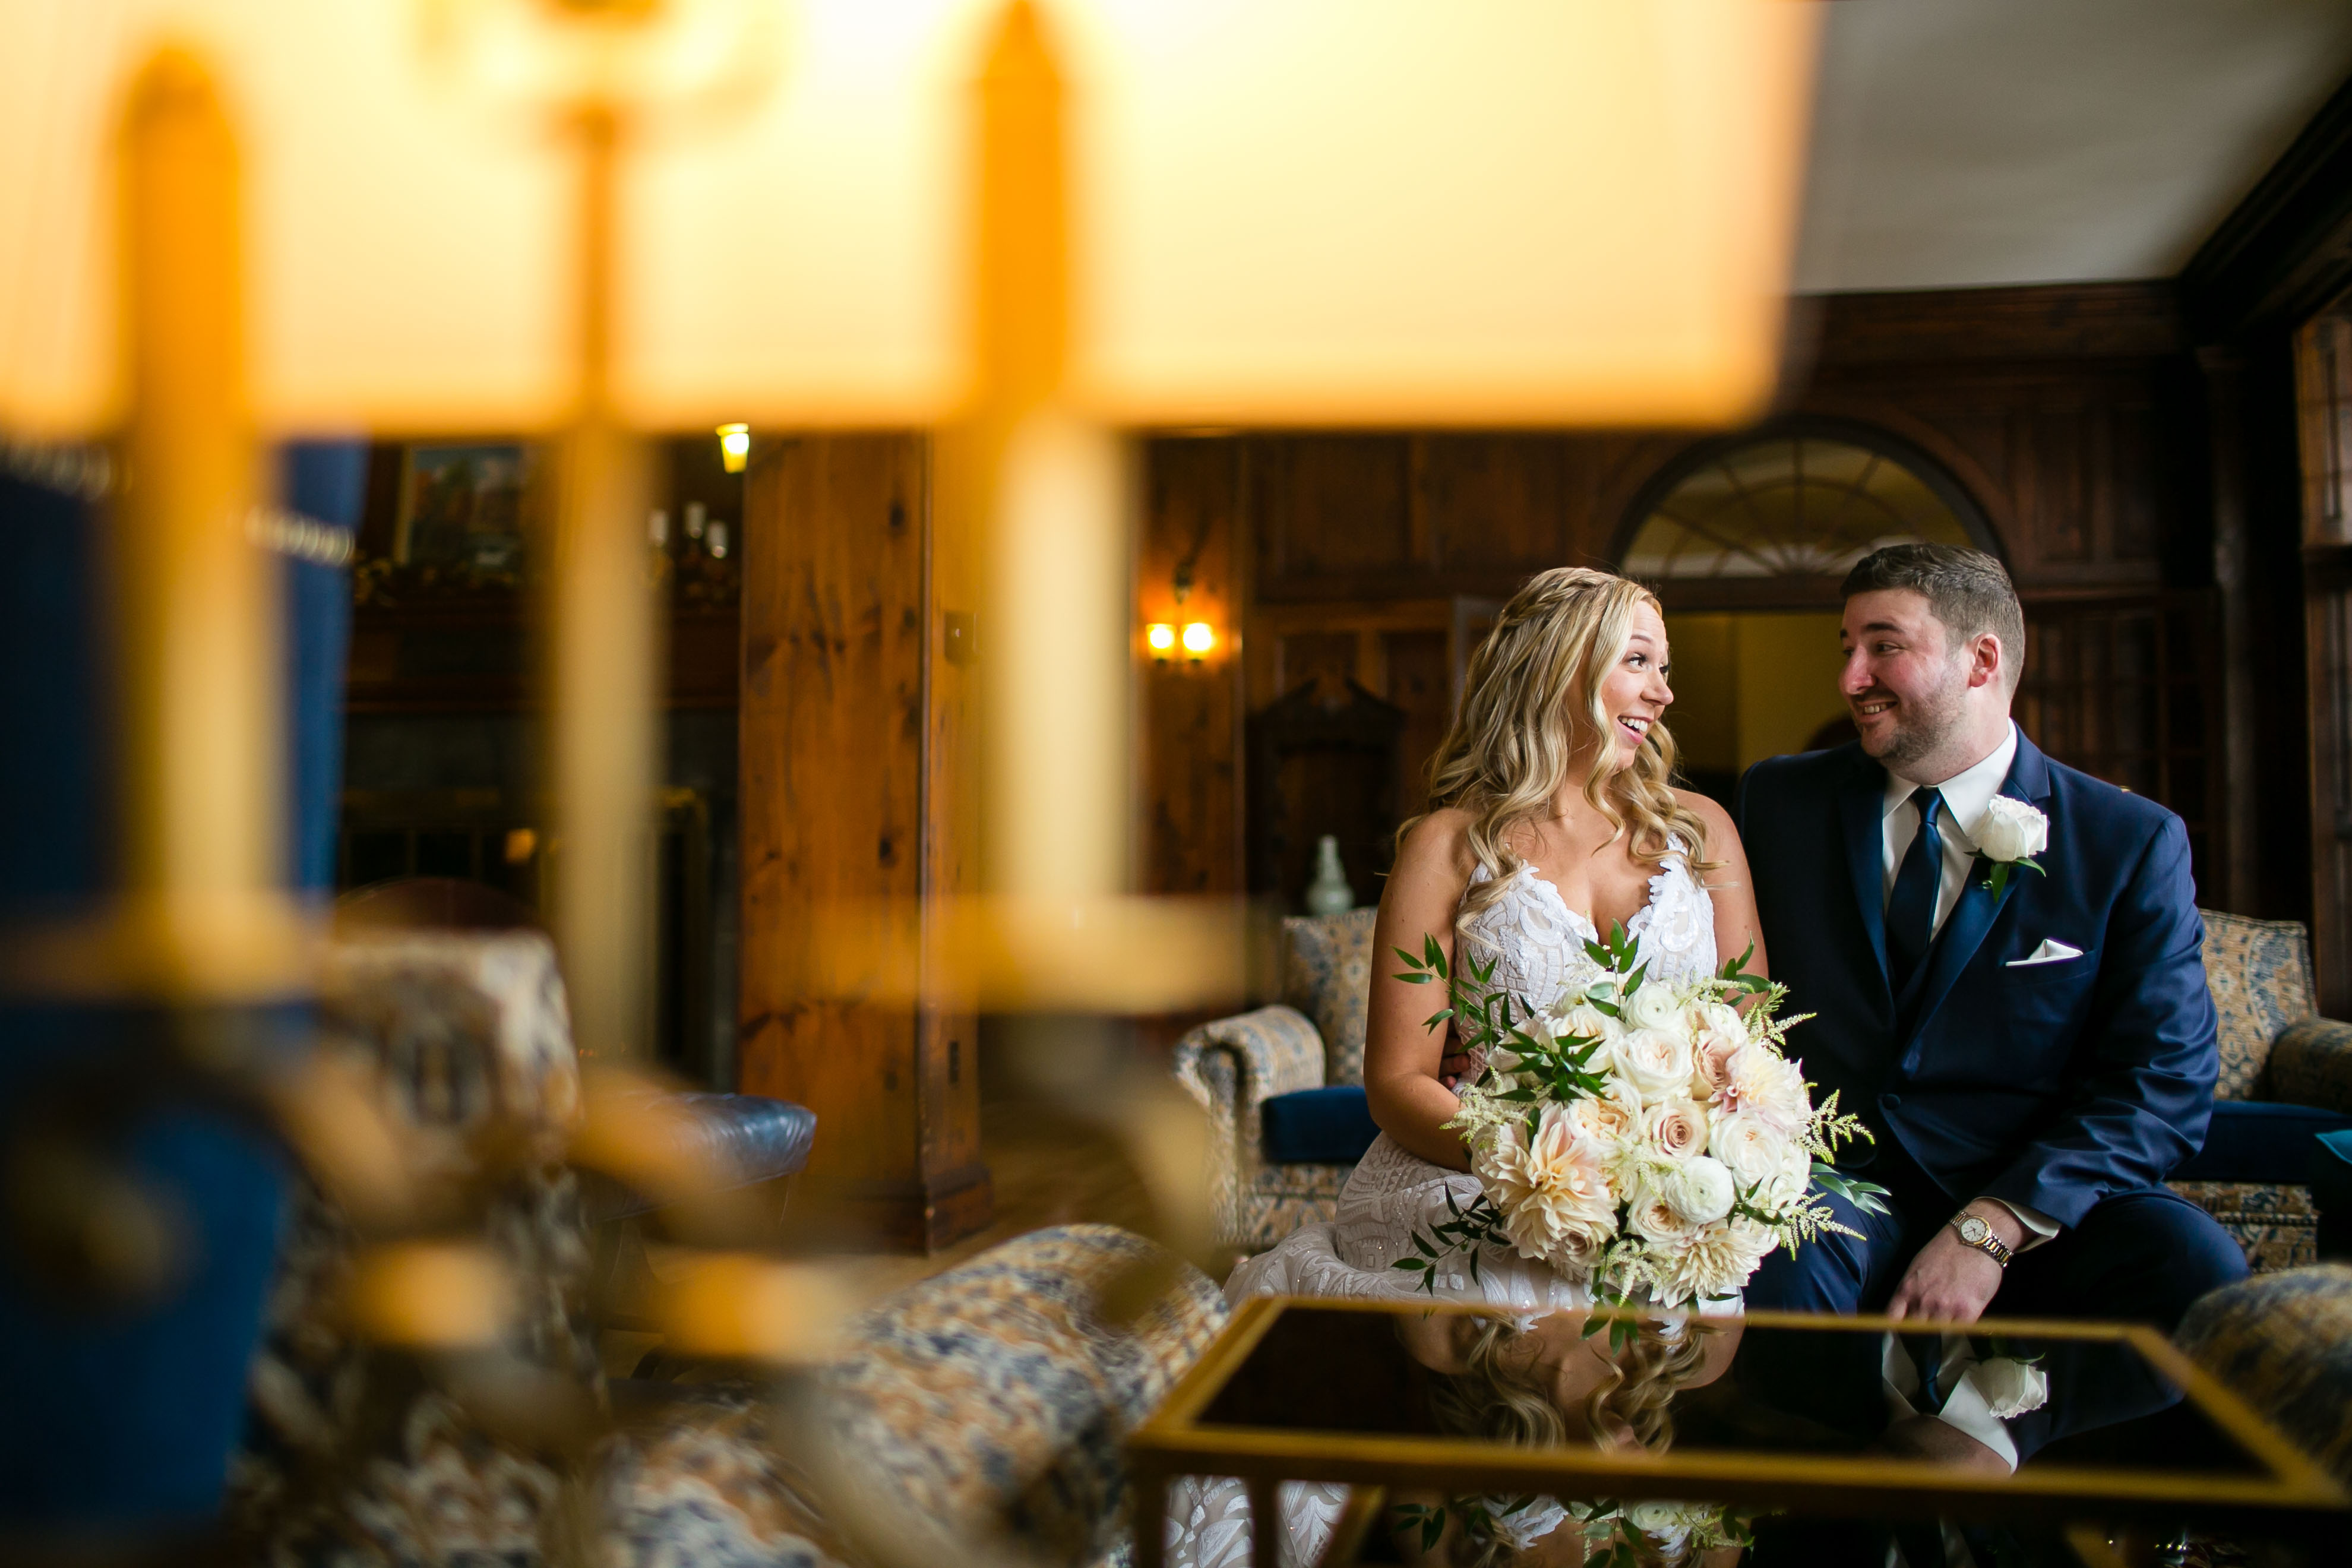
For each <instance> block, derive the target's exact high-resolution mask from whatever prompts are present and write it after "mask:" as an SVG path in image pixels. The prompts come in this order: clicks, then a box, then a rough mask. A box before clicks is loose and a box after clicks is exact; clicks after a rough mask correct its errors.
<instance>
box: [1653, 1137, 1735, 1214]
mask: <svg viewBox="0 0 2352 1568" xmlns="http://www.w3.org/2000/svg"><path fill="white" fill-rule="evenodd" d="M1658 1186H1659V1188H1660V1191H1661V1193H1662V1194H1663V1195H1664V1198H1665V1200H1666V1201H1667V1202H1668V1203H1670V1204H1672V1205H1675V1211H1676V1212H1677V1213H1679V1214H1680V1215H1682V1216H1683V1217H1684V1218H1685V1219H1686V1220H1689V1221H1690V1222H1692V1223H1693V1224H1694V1225H1713V1224H1714V1223H1715V1222H1716V1221H1717V1220H1719V1219H1721V1218H1722V1217H1723V1216H1724V1215H1727V1214H1729V1213H1730V1212H1731V1199H1732V1191H1731V1173H1730V1172H1729V1171H1727V1170H1725V1169H1724V1168H1723V1164H1722V1163H1721V1162H1720V1161H1717V1160H1715V1159H1712V1158H1710V1157H1709V1156H1707V1155H1705V1154H1694V1155H1693V1156H1691V1157H1690V1158H1689V1159H1687V1160H1685V1161H1684V1162H1682V1163H1680V1164H1679V1165H1676V1166H1675V1168H1674V1169H1673V1170H1671V1171H1668V1172H1667V1173H1665V1174H1664V1176H1662V1177H1660V1178H1659V1181H1658Z"/></svg>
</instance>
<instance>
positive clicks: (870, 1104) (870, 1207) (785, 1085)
mask: <svg viewBox="0 0 2352 1568" xmlns="http://www.w3.org/2000/svg"><path fill="white" fill-rule="evenodd" d="M929 500H930V492H929V443H928V442H927V441H926V440H925V439H924V438H922V437H916V436H869V437H822V438H813V439H806V440H799V441H792V442H787V443H785V444H783V445H782V447H780V448H778V449H775V450H773V451H772V452H770V453H768V454H767V455H766V456H765V457H764V458H762V460H761V462H760V463H759V464H758V465H757V466H756V467H755V468H754V469H753V471H752V474H751V482H750V485H749V488H748V492H747V508H746V511H747V516H748V517H749V518H750V519H751V527H750V528H747V529H746V530H745V533H746V535H747V544H748V546H749V549H748V551H747V553H746V556H745V560H744V580H743V700H742V709H741V719H740V723H741V737H742V742H741V756H742V832H743V924H742V939H741V940H742V961H741V963H742V1007H741V1012H740V1039H741V1045H740V1064H741V1066H740V1085H741V1088H742V1089H743V1090H744V1091H745V1092H747V1093H751V1094H767V1095H774V1096H777V1097H779V1098H781V1099H784V1100H795V1101H797V1102H799V1103H800V1104H803V1105H805V1106H808V1107H809V1108H810V1109H812V1110H814V1111H815V1112H816V1114H817V1133H816V1142H815V1145H814V1150H813V1152H812V1153H811V1155H810V1158H809V1166H808V1179H809V1180H810V1181H811V1182H812V1183H814V1184H816V1185H817V1186H818V1187H819V1188H820V1189H821V1191H822V1194H823V1196H824V1200H825V1205H826V1206H828V1207H829V1208H830V1209H831V1210H832V1211H833V1213H835V1215H842V1216H846V1217H849V1218H851V1219H853V1220H856V1221H862V1222H864V1223H865V1224H866V1226H870V1227H871V1228H872V1229H873V1230H874V1231H876V1232H878V1233H879V1234H880V1235H882V1236H883V1237H887V1238H889V1239H891V1240H893V1241H895V1242H897V1243H898V1244H900V1245H905V1246H910V1247H927V1248H928V1247H940V1246H944V1245H945V1244H947V1243H948V1242H950V1241H953V1240H955V1239H956V1238H958V1237H962V1236H966V1235H969V1234H971V1232H972V1231H974V1230H977V1229H979V1228H980V1227H981V1226H984V1225H985V1224H986V1223H987V1222H988V1217H989V1212H990V1187H989V1178H988V1171H987V1167H986V1166H985V1165H983V1164H982V1162H981V1151H980V1091H979V1070H978V1060H977V1058H978V1052H977V1049H976V1042H975V1036H974V1028H975V1024H976V1021H975V1020H974V1019H973V1018H972V1017H971V1016H970V1015H968V1014H951V1013H943V1012H940V1011H939V1010H936V1009H933V1008H928V1007H919V1006H915V1005H908V1004H903V1003H883V1002H866V1001H857V1000H844V999H839V998H831V997H816V996H812V995H809V994H806V993H805V991H804V989H803V984H804V983H803V978H802V977H803V974H804V973H805V961H806V957H807V955H808V954H809V953H810V952H812V951H813V950H814V947H815V945H816V942H817V940H818V937H819V923H820V922H821V921H827V920H828V919H834V918H838V916H837V913H836V906H837V905H838V904H839V903H841V902H844V901H846V902H848V903H850V904H852V905H860V906H864V907H867V908H874V907H878V906H887V907H889V908H891V909H893V910H897V911H898V912H900V913H903V914H906V915H908V916H912V915H913V914H914V912H915V911H916V910H919V909H920V908H928V907H929V904H930V901H931V900H934V899H937V898H940V897H943V896H954V895H957V894H961V893H968V892H970V891H971V890H972V868H973V866H972V857H973V854H974V850H975V847H976V827H977V818H976V815H975V812H976V808H975V806H974V805H973V802H974V799H975V786H976V783H977V781H976V777H975V774H976V768H975V764H974V758H973V735H972V721H971V713H972V698H973V693H972V691H971V681H972V680H973V679H974V677H973V674H972V672H971V669H970V668H969V660H968V659H966V658H962V657H961V652H960V650H952V649H950V647H949V639H948V635H947V626H948V618H949V616H950V615H951V614H955V613H958V612H968V611H969V610H970V607H971V597H970V595H969V593H968V592H967V588H968V578H967V574H966V572H965V568H964V563H962V561H961V554H960V552H958V551H957V550H956V549H955V548H954V542H953V541H942V540H940V539H939V538H938V537H937V535H936V532H935V530H934V527H933V521H932V516H931V508H930V504H929ZM951 655H953V657H951Z"/></svg>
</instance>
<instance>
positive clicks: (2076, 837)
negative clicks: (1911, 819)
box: [1735, 735, 2220, 1226]
mask: <svg viewBox="0 0 2352 1568" xmlns="http://www.w3.org/2000/svg"><path fill="white" fill-rule="evenodd" d="M1885 792H1886V773H1885V770H1884V769H1882V768H1881V767H1880V766H1879V765H1878V763H1875V762H1873V761H1872V760H1871V759H1870V758H1869V757H1868V756H1867V755H1865V754H1864V752H1863V750H1862V748H1861V747H1860V746H1858V745H1852V744H1849V745H1845V746H1841V747H1839V748H1837V749H1836V750H1835V751H1829V752H1806V753H1804V754H1802V755H1801V756H1792V757H1775V758H1772V759H1771V760H1770V761H1769V762H1762V763H1757V764H1756V765H1755V766H1754V767H1753V768H1750V769H1749V770H1748V774H1747V776H1746V777H1745V778H1744V779H1742V780H1741V781H1740V786H1739V798H1738V804H1737V806H1736V808H1735V816H1736V818H1737V820H1738V826H1739V832H1740V837H1741V838H1742V839H1743V840H1744V841H1745V843H1746V847H1747V850H1748V865H1749V867H1750V868H1751V869H1752V871H1753V872H1754V876H1755V883H1756V902H1757V907H1758V909H1759V910H1760V911H1761V913H1762V916H1763V930H1764V942H1765V946H1766V950H1767V952H1768V955H1769V958H1770V961H1771V972H1772V977H1773V978H1774V979H1775V980H1779V981H1781V982H1783V983H1785V984H1787V985H1788V987H1789V1000H1788V1003H1787V1004H1786V1005H1785V1006H1784V1008H1783V1010H1782V1011H1783V1016H1795V1015H1797V1014H1800V1013H1811V1014H1813V1015H1815V1016H1814V1017H1813V1018H1812V1019H1811V1020H1810V1021H1809V1022H1806V1023H1803V1024H1800V1025H1799V1026H1797V1027H1796V1028H1795V1029H1793V1030H1792V1031H1790V1037H1789V1047H1790V1055H1792V1056H1795V1057H1798V1058H1801V1059H1802V1060H1803V1062H1804V1068H1805V1077H1806V1078H1807V1079H1811V1081H1812V1082H1814V1083H1816V1084H1818V1085H1819V1086H1820V1088H1821V1089H1822V1091H1823V1092H1826V1091H1828V1090H1831V1089H1835V1090H1836V1091H1838V1096H1839V1101H1838V1103H1839V1107H1840V1109H1842V1110H1854V1111H1859V1112H1860V1113H1861V1114H1862V1116H1863V1118H1864V1121H1866V1122H1867V1123H1868V1124H1869V1125H1870V1126H1871V1127H1872V1129H1873V1130H1874V1131H1875V1132H1876V1134H1877V1135H1878V1136H1879V1137H1880V1138H1885V1137H1887V1136H1889V1135H1890V1134H1891V1135H1892V1136H1894V1137H1895V1138H1897V1139H1900V1140H1901V1141H1902V1144H1903V1147H1904V1148H1905V1149H1906V1150H1907V1151H1908V1152H1910V1154H1911V1156H1912V1158H1913V1159H1915V1160H1916V1161H1917V1163H1919V1165H1920V1166H1921V1167H1922V1168H1923V1169H1924V1170H1926V1171H1927V1173H1928V1174H1929V1175H1931V1176H1933V1177H1934V1178H1935V1179H1936V1180H1937V1183H1938V1184H1941V1185H1942V1186H1943V1187H1944V1188H1945V1190H1946V1191H1947V1192H1948V1194H1950V1195H1951V1196H1952V1198H1953V1199H1954V1201H1955V1202H1956V1203H1965V1202H1967V1201H1969V1199H1972V1198H1976V1197H1979V1196H1987V1197H1996V1198H2004V1199H2008V1200H2010V1201H2011V1202H2014V1203H2021V1204H2026V1205H2032V1207H2034V1208H2037V1209H2039V1210H2041V1211H2042V1213H2043V1214H2045V1215H2049V1216H2050V1217H2051V1218H2053V1219H2054V1220H2056V1221H2057V1222H2058V1223H2059V1224H2061V1225H2063V1226H2074V1225H2078V1224H2080V1223H2081V1222H2082V1218H2083V1216H2084V1215H2085V1214H2087V1213H2088V1212H2089V1211H2090V1209H2091V1207H2092V1205H2095V1204H2096V1203H2098V1202H2099V1201H2100V1199H2102V1198H2104V1197H2105V1196H2107V1195H2109V1194H2114V1193H2119V1192H2128V1191H2131V1190H2133V1189H2136V1188H2142V1187H2147V1186H2151V1185H2153V1184H2157V1183H2158V1182H2161V1181H2162V1180H2163V1179H2164V1177H2165V1173H2167V1172H2168V1171H2169V1170H2171V1169H2172V1167H2173V1166H2174V1165H2176V1164H2178V1163H2180V1162H2181V1161H2182V1160H2183V1159H2185V1158H2187V1157H2188V1156H2189V1154H2191V1153H2194V1152H2196V1151H2197V1150H2198V1149H2199V1148H2200V1147H2201V1146H2202V1145H2203V1143H2204V1141H2205V1125H2206V1122H2207V1121H2209V1120H2210V1118H2211V1116H2212V1111H2213V1082H2214V1078H2215V1076H2216V1074H2217V1072H2218V1070H2219V1066H2220V1061H2219V1057H2218V1055H2217V1053H2216V1049H2215V1044H2214V1033H2213V1031H2214V1018H2213V1003H2212V999H2211V997H2210V995H2209V994H2207V992H2206V989H2205V964H2204V959H2203V957H2202V953H2201V948H2202V945H2203V942H2204V926H2203V922H2202V921H2200V919H2199V917H2198V914H2197V908H2196V894H2195V889H2194V886H2193V884H2192V883H2191V882H2190V880H2189V837H2188V834H2187V833H2186V832H2185V831H2184V829H2183V828H2182V826H2181V823H2180V819H2179V817H2177V816H2174V815H2173V814H2172V813H2171V812H2169V811H2167V810H2166V809H2165V808H2164V807H2163V806H2160V805H2157V804H2156V803H2155V802H2153V801H2150V800H2147V799H2143V798H2142V797H2140V796H2138V795H2130V794H2127V793H2126V792H2125V791H2123V790H2119V789H2117V788H2116V787H2115V786H2114V785H2112V784H2102V783H2101V782H2099V781H2098V780H2097V779H2095V778H2093V777H2091V776H2090V775H2089V774H2087V773H2078V772H2076V771H2075V770H2074V769H2073V768H2070V767H2066V766H2064V765H2063V764H2062V763H2053V762H2052V761H2051V760H2050V759H2049V758H2047V757H2045V756H2043V755H2042V752H2040V751H2039V750H2038V749H2036V747H2035V746H2034V744H2033V742H2031V741H2028V740H2026V739H2025V738H2024V737H2023V736H2022V735H2020V736H2019V738H2018V744H2017V760H2016V761H2015V763H2012V764H2011V768H2010V773H2009V777H2008V779H2007V780H2006V781H2005V782H2004V783H2003V784H2001V787H2000V793H2001V794H2002V795H2010V796H2012V797H2014V798H2016V799H2019V800H2023V801H2028V802H2031V803H2032V805H2036V806H2038V807H2040V808H2041V809H2042V811H2043V812H2045V813H2046V814H2048V816H2049V818H2050V846H2049V848H2048V849H2047V850H2046V851H2044V852H2043V853H2042V854H2041V855H2039V856H2037V857H2035V858H2036V859H2037V860H2038V861H2039V862H2040V863H2041V865H2042V869H2043V871H2044V872H2045V873H2046V874H2045V875H2042V876H2035V875H2034V874H2033V873H2032V871H2031V870H2026V869H2023V868H2019V869H2018V870H2015V871H2013V872H2012V873H2011V875H2010V877H2009V878H2008V885H2007V886H2006V887H2005V888H2004V889H2002V891H2001V893H2000V896H1999V897H1998V898H1996V897H1995V896H1994V895H1993V894H1992V893H1991V892H1990V891H1988V890H1987V889H1986V888H1985V885H1984V884H1985V882H1986V880H1987V875H1986V874H1987V871H1988V869H1989V868H1988V867H1987V864H1986V862H1985V861H1984V860H1983V859H1982V858H1979V860H1978V861H1977V863H1976V867H1975V868H1974V870H1972V871H1971V873H1970V874H1969V880H1968V883H1967V886H1966V888H1965V889H1964V890H1963V891H1962V893H1961V895H1960V900H1959V902H1958V905H1957V906H1956V907H1955V908H1954V909H1953V910H1952V912H1951V914H1950V916H1949V917H1948V919H1947V920H1946V921H1945V923H1944V928H1943V930H1942V931H1940V932H1938V933H1937V938H1936V942H1935V945H1934V946H1933V947H1932V948H1930V949H1929V951H1928V955H1927V961H1926V962H1925V963H1922V964H1921V965H1920V966H1919V969H1918V972H1917V973H1916V975H1915V976H1914V978H1913V982H1912V984H1910V985H1909V986H1908V987H1906V992H1905V994H1903V995H1901V996H1898V995H1896V994H1895V992H1894V990H1893V988H1892V986H1891V985H1890V984H1889V982H1888V978H1887V966H1886V935H1885V915H1884V898H1885V892H1884V889H1885V870H1884V866H1885V861H1884V858H1883V857H1884V849H1883V847H1882V845H1883V839H1882V834H1883V831H1884V825H1883V818H1884V815H1885ZM2044 939H2054V940H2056V941H2058V942H2064V943H2066V944H2068V945H2070V946H2073V947H2077V948H2080V949H2082V952H2083V955H2082V956H2081V957H2080V958H2076V959H2072V960H2068V961H2065V962H2062V963H2041V964H2033V965H2031V966H2026V967H2018V968H2012V967H2010V963H2011V960H2014V959H2021V958H2023V957H2025V956H2027V955H2028V954H2029V953H2031V952H2033V951H2034V950H2035V949H2036V948H2037V947H2039V946H2040V945H2041V944H2042V942H2043V941H2044ZM1864 1147H1865V1148H1866V1146H1864ZM1841 1163H1843V1164H1852V1163H1855V1162H1854V1160H1853V1158H1852V1157H1851V1156H1848V1157H1847V1158H1844V1159H1842V1161H1841Z"/></svg>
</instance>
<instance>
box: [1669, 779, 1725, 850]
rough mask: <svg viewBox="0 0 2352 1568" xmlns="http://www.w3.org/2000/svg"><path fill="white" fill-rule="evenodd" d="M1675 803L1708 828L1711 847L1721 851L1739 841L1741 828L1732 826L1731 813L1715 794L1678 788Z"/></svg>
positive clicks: (1708, 842)
mask: <svg viewBox="0 0 2352 1568" xmlns="http://www.w3.org/2000/svg"><path fill="white" fill-rule="evenodd" d="M1675 805H1679V806H1681V807H1682V808H1683V809H1684V810H1685V811H1687V812H1689V813H1690V814H1691V815H1692V816H1696V817H1697V818H1698V822H1699V826H1701V827H1704V828H1706V842H1707V847H1709V848H1710V849H1712V850H1717V851H1719V850H1721V849H1722V848H1723V847H1725V846H1726V845H1731V844H1737V843H1738V842H1739V829H1738V828H1737V827H1735V826H1732V823H1731V813H1729V812H1727V811H1726V810H1724V809H1723V807H1722V806H1721V805H1718V804H1717V801H1716V799H1715V797H1714V796H1713V795H1701V794H1699V793H1698V791H1696V790H1695V789H1678V790H1676V791H1675Z"/></svg>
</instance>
